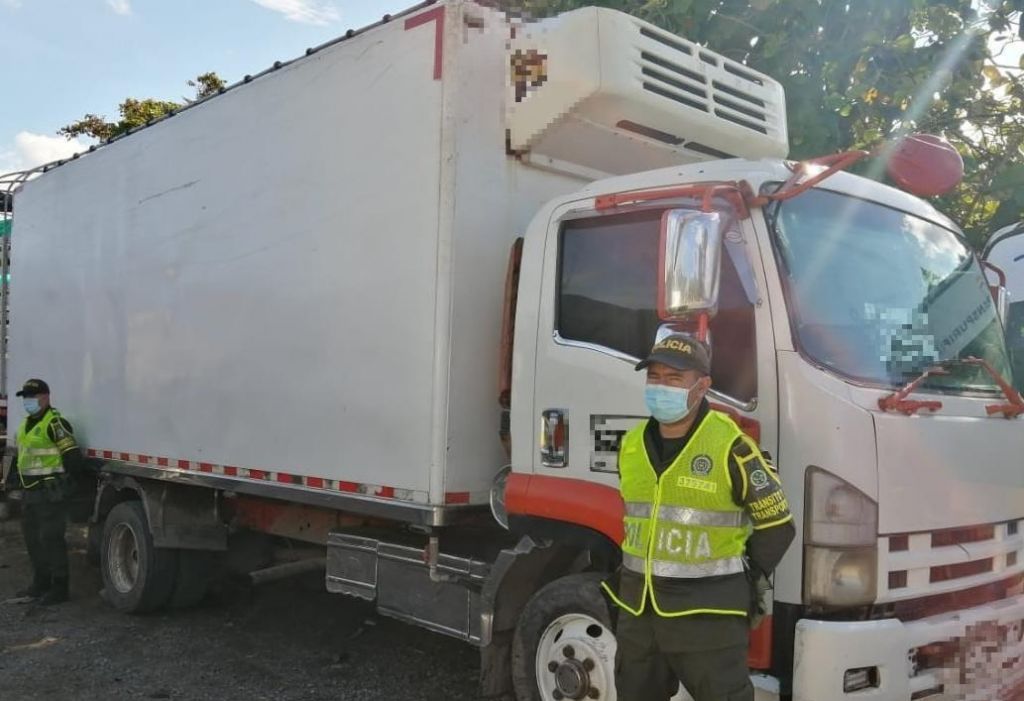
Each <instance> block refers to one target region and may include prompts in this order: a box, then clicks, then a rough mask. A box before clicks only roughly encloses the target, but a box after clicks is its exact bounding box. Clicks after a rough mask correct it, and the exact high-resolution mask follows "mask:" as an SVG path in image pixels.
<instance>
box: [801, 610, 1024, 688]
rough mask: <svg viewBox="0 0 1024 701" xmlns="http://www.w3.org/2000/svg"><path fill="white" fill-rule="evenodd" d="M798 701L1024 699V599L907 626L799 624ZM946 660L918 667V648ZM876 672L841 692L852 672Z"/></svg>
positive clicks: (886, 621) (887, 623) (881, 622)
mask: <svg viewBox="0 0 1024 701" xmlns="http://www.w3.org/2000/svg"><path fill="white" fill-rule="evenodd" d="M794 646H795V650H794V655H795V656H794V669H793V701H836V700H840V699H851V700H856V701H862V700H863V701H908V700H909V699H915V700H916V699H922V700H923V701H947V700H948V701H952V700H953V699H956V700H957V701H1016V700H1017V699H1018V698H1024V594H1021V595H1019V596H1014V597H1011V598H1008V599H1003V600H1000V601H995V602H992V603H990V604H985V605H983V606H978V607H976V608H971V609H965V610H961V611H953V612H950V613H945V614H941V615H938V616H932V617H930V618H923V619H920V620H916V621H909V622H906V623H904V622H902V621H899V620H897V619H884V620H878V621H863V622H831V621H812V620H806V619H805V620H801V621H799V622H798V623H797V626H796V638H795V641H794ZM937 647H938V648H941V649H942V650H943V652H944V654H943V655H942V661H941V662H940V663H937V664H935V666H931V667H919V661H918V659H917V656H918V653H919V651H921V652H922V656H925V655H924V651H930V650H934V649H936V648H937ZM872 667H874V668H877V674H876V675H875V676H874V680H875V685H874V686H871V687H869V688H866V689H861V690H859V691H852V692H846V691H844V689H843V680H844V675H845V673H846V671H847V670H854V669H860V668H872Z"/></svg>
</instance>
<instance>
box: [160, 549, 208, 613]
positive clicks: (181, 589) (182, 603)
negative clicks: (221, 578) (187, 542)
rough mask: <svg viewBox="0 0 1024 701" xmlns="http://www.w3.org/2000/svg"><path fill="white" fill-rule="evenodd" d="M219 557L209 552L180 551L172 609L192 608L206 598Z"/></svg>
mask: <svg viewBox="0 0 1024 701" xmlns="http://www.w3.org/2000/svg"><path fill="white" fill-rule="evenodd" d="M218 555H219V553H215V552H210V551H208V550H179V551H178V576H177V577H176V578H175V581H174V592H172V593H171V600H170V606H171V608H173V609H187V608H192V607H193V606H196V605H198V604H199V603H200V602H201V601H202V600H203V599H205V598H206V594H207V592H208V591H209V590H210V582H211V581H212V580H213V577H214V573H215V570H216V568H217V564H218V563H217V559H218Z"/></svg>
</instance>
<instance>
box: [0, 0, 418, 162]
mask: <svg viewBox="0 0 1024 701" xmlns="http://www.w3.org/2000/svg"><path fill="white" fill-rule="evenodd" d="M417 1H418V0H0V173H5V172H10V171H13V170H21V169H23V168H26V167H31V166H35V165H39V164H41V163H46V162H48V161H51V160H55V159H58V158H66V157H67V156H70V155H71V154H72V153H74V152H76V151H81V150H83V149H84V148H87V147H88V145H89V144H91V143H93V142H92V140H89V139H81V140H79V141H77V142H75V141H71V142H69V141H67V140H66V139H65V138H64V137H61V136H58V135H57V130H58V129H60V128H61V127H62V126H64V125H66V124H69V123H70V122H73V121H75V120H77V119H79V118H80V117H82V116H83V115H85V114H86V113H93V114H99V115H102V116H105V117H107V118H109V119H111V120H112V121H113V120H115V119H116V117H117V105H118V104H119V103H120V102H121V101H122V100H123V99H124V98H126V97H139V98H144V97H154V98H159V99H169V100H177V101H181V99H182V98H184V97H186V96H191V95H192V89H191V88H189V87H188V85H187V81H188V80H189V79H191V78H194V77H195V76H197V75H199V74H200V73H205V72H207V71H215V72H217V73H218V74H219V75H220V76H221V77H222V78H224V79H225V80H227V81H228V82H229V83H233V82H235V81H237V80H239V79H241V78H242V76H244V75H245V74H247V73H257V72H259V71H261V70H263V69H265V68H268V67H269V66H270V65H271V64H273V63H274V61H278V60H287V59H290V58H294V57H296V56H299V55H301V54H302V53H303V52H304V51H305V50H306V48H307V47H310V46H316V45H318V44H322V43H323V42H325V41H328V40H329V39H332V38H334V37H336V36H339V35H341V34H344V33H345V31H346V30H347V29H349V28H359V27H363V26H365V25H367V24H371V23H373V22H377V21H379V20H380V18H381V17H382V16H383V15H385V14H388V13H391V14H394V13H396V12H398V11H400V10H403V9H406V8H407V7H410V6H412V5H414V4H416V3H417Z"/></svg>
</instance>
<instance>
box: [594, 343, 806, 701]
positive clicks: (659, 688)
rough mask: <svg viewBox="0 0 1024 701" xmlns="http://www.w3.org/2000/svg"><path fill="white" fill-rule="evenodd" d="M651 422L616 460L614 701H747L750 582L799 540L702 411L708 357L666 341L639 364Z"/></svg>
mask: <svg viewBox="0 0 1024 701" xmlns="http://www.w3.org/2000/svg"><path fill="white" fill-rule="evenodd" d="M637 370H646V371H647V386H646V391H645V399H646V403H647V407H648V409H649V410H650V412H651V414H652V418H651V419H649V420H647V421H645V422H643V423H641V424H640V425H639V426H636V427H635V428H633V429H632V430H630V431H629V432H627V433H626V435H625V436H624V437H623V439H622V444H621V446H620V451H619V477H620V489H621V492H622V498H623V501H624V502H625V538H624V540H623V542H622V567H621V569H620V571H619V581H618V587H617V590H616V591H613V589H612V587H609V586H608V585H607V584H606V585H605V589H606V591H607V592H608V593H609V595H610V596H611V597H612V600H613V601H614V602H615V603H616V605H618V606H619V607H620V608H621V609H622V610H621V611H620V612H619V616H618V628H617V631H616V637H617V639H618V652H617V654H616V661H615V683H616V687H617V690H618V698H619V699H620V701H668V699H670V698H671V697H672V696H673V695H674V694H675V693H676V691H677V689H678V686H679V684H680V683H682V684H683V686H684V687H686V690H687V691H688V692H689V693H690V695H691V696H692V697H693V698H694V699H695V701H753V699H754V690H753V686H752V685H751V683H750V676H749V671H748V669H747V651H748V646H749V643H748V640H749V636H748V634H749V627H750V619H751V617H752V616H755V615H756V614H757V613H758V610H757V609H758V601H757V600H758V596H757V590H758V581H759V580H760V581H762V582H766V581H767V577H768V576H769V575H770V574H771V572H772V570H774V569H775V566H776V565H777V564H778V563H779V561H780V560H781V559H782V556H783V554H784V553H785V552H786V549H787V548H788V547H789V544H790V543H791V542H792V540H793V537H794V536H795V534H796V531H795V529H794V527H793V524H792V516H791V515H790V513H789V506H788V504H787V502H786V497H785V495H784V494H783V492H782V485H781V483H780V482H779V479H778V477H777V476H776V475H775V472H774V470H773V469H772V468H771V466H770V465H769V464H768V463H767V461H766V460H765V459H764V457H763V456H762V455H761V451H760V450H759V449H758V447H757V445H756V444H755V443H754V442H753V441H752V440H750V439H749V438H748V437H747V436H746V435H745V434H744V433H743V432H742V431H740V429H739V427H737V425H736V424H735V423H734V422H733V421H732V419H730V418H729V417H728V416H727V415H725V414H723V413H720V412H717V411H713V410H711V409H710V407H709V405H708V402H707V400H706V399H705V398H704V396H705V394H706V393H707V391H708V390H709V389H710V388H711V378H710V354H709V352H708V349H707V348H706V347H705V346H704V345H703V344H702V343H700V342H698V341H696V340H694V339H693V338H691V337H689V336H686V335H683V334H673V335H670V336H667V337H666V338H664V339H662V340H661V341H659V342H658V343H656V344H655V346H654V348H653V349H652V351H651V353H650V355H649V356H648V357H647V358H646V359H645V360H643V361H642V362H640V363H639V364H638V365H637Z"/></svg>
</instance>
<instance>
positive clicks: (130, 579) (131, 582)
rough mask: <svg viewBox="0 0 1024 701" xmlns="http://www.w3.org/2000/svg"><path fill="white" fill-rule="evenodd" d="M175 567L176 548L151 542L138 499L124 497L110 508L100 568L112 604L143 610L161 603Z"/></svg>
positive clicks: (168, 592) (168, 594)
mask: <svg viewBox="0 0 1024 701" xmlns="http://www.w3.org/2000/svg"><path fill="white" fill-rule="evenodd" d="M177 569H178V553H177V551H175V550H170V549H167V548H157V547H155V546H154V545H153V535H152V534H151V533H150V532H149V525H148V523H147V521H146V513H145V511H144V510H143V508H142V504H141V503H139V502H137V501H124V502H121V503H120V504H118V505H117V506H115V507H114V508H113V509H111V511H110V514H108V515H107V520H106V522H105V523H104V524H103V547H102V549H101V550H100V571H101V573H102V575H103V587H104V594H105V597H106V599H107V601H109V602H110V603H111V604H112V605H113V606H114V608H116V609H117V610H118V611H122V612H124V613H146V612H148V611H153V610H156V609H158V608H160V607H162V606H164V605H165V604H166V603H167V602H168V600H169V599H170V598H171V593H172V592H173V591H174V580H175V575H176V574H177Z"/></svg>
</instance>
